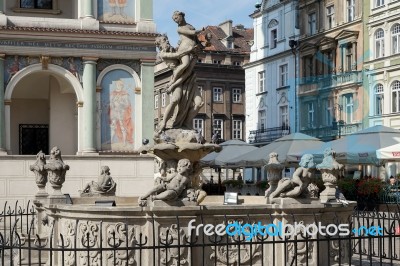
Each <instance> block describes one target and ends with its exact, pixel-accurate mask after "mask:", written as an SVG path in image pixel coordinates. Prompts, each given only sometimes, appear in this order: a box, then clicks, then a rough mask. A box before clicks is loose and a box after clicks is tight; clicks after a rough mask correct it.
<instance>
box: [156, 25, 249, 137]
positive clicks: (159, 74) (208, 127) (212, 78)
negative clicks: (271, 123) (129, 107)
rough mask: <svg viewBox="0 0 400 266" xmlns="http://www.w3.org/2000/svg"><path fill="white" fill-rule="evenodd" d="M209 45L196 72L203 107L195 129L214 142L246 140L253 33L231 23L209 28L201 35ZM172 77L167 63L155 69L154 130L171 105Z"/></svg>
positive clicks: (199, 60) (200, 56) (194, 123)
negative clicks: (246, 69) (215, 138)
mask: <svg viewBox="0 0 400 266" xmlns="http://www.w3.org/2000/svg"><path fill="white" fill-rule="evenodd" d="M199 39H200V40H201V41H202V43H207V44H206V46H205V48H204V49H203V50H202V52H201V53H200V55H199V56H198V59H197V60H198V61H197V63H196V66H195V68H194V71H195V74H196V80H197V85H198V86H199V89H200V93H201V96H202V98H203V106H202V107H201V108H200V110H199V113H198V114H197V116H196V117H195V118H194V119H193V128H194V129H196V130H199V131H201V132H202V135H203V137H204V138H205V140H206V141H208V142H211V141H212V136H213V135H214V134H217V136H218V142H223V141H225V140H230V139H242V140H244V134H245V115H244V112H245V102H246V100H245V73H244V70H243V65H244V64H246V63H248V61H249V52H250V44H251V42H252V40H253V29H246V28H244V27H243V26H242V25H236V26H233V25H232V21H231V20H228V21H225V22H223V23H221V24H220V25H218V26H207V27H205V30H204V31H203V32H202V33H201V34H200V35H199ZM171 75H172V71H171V69H169V68H167V66H166V64H165V63H164V62H161V61H160V62H158V63H157V64H156V67H155V87H154V102H155V105H154V109H155V112H154V127H157V124H158V122H159V121H160V120H161V119H162V116H163V114H164V110H165V107H166V106H167V105H168V103H169V101H170V98H169V97H170V95H169V94H168V93H166V89H167V84H168V82H169V80H170V77H171Z"/></svg>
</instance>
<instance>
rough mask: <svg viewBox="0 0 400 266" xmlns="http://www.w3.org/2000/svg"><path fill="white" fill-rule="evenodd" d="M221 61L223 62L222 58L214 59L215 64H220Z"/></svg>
mask: <svg viewBox="0 0 400 266" xmlns="http://www.w3.org/2000/svg"><path fill="white" fill-rule="evenodd" d="M221 62H222V61H221V60H217V59H214V60H213V64H218V65H220V64H221Z"/></svg>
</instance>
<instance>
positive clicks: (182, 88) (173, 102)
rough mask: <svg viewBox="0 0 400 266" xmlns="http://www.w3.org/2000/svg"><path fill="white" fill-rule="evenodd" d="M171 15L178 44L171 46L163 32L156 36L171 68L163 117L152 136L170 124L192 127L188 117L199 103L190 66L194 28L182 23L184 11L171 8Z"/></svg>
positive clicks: (196, 43)
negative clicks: (175, 24)
mask: <svg viewBox="0 0 400 266" xmlns="http://www.w3.org/2000/svg"><path fill="white" fill-rule="evenodd" d="M172 19H173V20H174V21H175V22H176V23H177V24H178V34H179V37H180V40H179V45H178V47H177V48H176V49H174V48H172V47H171V45H170V43H169V41H168V37H167V36H165V35H163V36H160V37H158V38H157V39H156V45H157V47H158V48H159V50H160V53H159V55H160V57H161V58H162V59H163V60H164V61H165V63H166V64H167V66H168V67H169V68H170V69H172V71H173V73H172V77H171V80H170V81H169V83H168V85H167V86H168V87H167V89H166V92H167V93H169V94H171V96H170V103H169V105H168V106H167V107H166V109H165V111H164V116H163V119H162V120H161V121H160V123H159V124H158V128H157V131H156V136H155V138H156V137H157V135H158V134H160V133H161V132H163V131H165V130H168V129H173V128H182V127H185V128H188V129H191V128H192V119H193V117H195V116H196V114H197V113H198V111H199V108H200V107H201V106H202V105H203V99H202V98H201V96H200V93H199V90H198V88H197V86H196V84H195V79H196V78H195V75H194V72H193V68H194V66H195V64H196V61H197V53H198V51H199V50H200V49H201V47H202V45H201V43H200V42H199V40H198V38H197V35H198V34H199V33H200V32H201V31H197V30H196V29H195V28H194V27H193V26H192V25H190V24H188V23H186V20H185V13H183V12H180V11H175V12H174V13H173V15H172Z"/></svg>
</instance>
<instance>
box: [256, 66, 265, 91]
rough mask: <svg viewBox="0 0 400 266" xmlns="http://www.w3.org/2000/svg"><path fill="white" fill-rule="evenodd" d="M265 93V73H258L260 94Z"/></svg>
mask: <svg viewBox="0 0 400 266" xmlns="http://www.w3.org/2000/svg"><path fill="white" fill-rule="evenodd" d="M264 91H265V71H261V72H258V92H264Z"/></svg>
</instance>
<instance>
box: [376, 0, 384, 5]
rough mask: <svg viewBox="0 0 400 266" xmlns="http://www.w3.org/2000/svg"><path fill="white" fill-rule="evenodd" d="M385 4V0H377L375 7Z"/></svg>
mask: <svg viewBox="0 0 400 266" xmlns="http://www.w3.org/2000/svg"><path fill="white" fill-rule="evenodd" d="M384 4H385V0H375V7H380V6H383V5H384Z"/></svg>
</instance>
